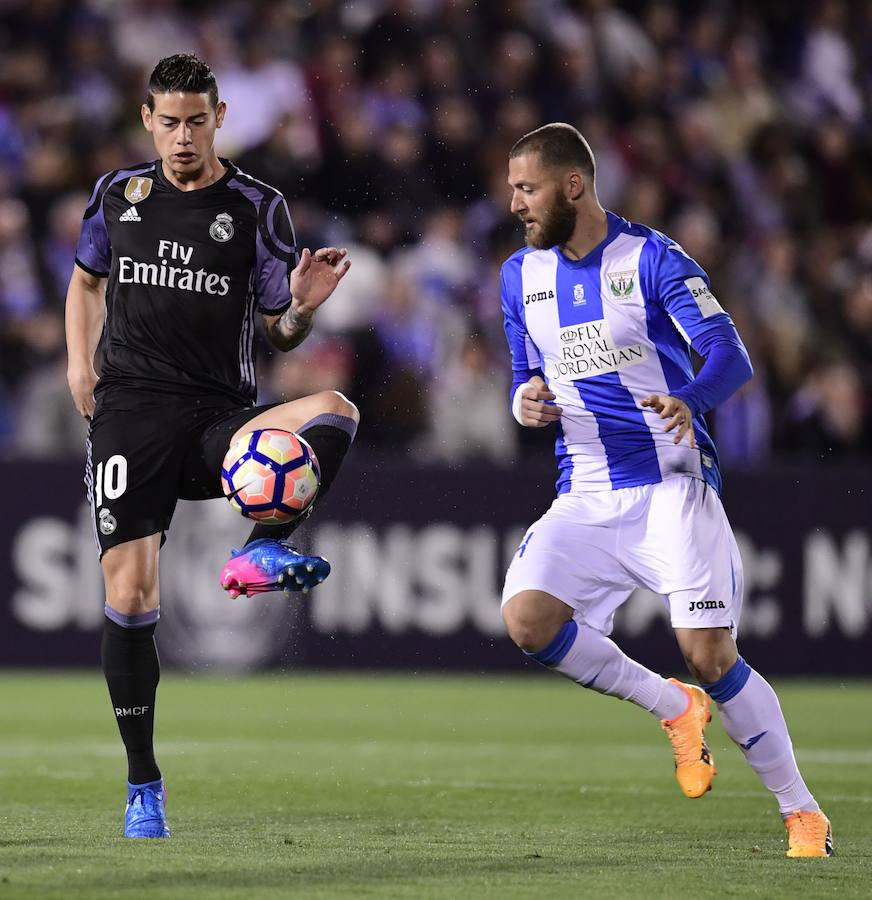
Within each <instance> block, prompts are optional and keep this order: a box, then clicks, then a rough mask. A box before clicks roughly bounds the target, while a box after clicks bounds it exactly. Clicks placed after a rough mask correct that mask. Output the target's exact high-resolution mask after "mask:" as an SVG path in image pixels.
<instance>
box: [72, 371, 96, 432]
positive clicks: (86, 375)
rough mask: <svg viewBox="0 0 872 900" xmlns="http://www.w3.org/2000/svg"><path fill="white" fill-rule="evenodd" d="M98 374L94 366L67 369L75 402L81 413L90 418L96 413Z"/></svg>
mask: <svg viewBox="0 0 872 900" xmlns="http://www.w3.org/2000/svg"><path fill="white" fill-rule="evenodd" d="M97 381H98V376H97V373H96V371H95V370H94V367H93V366H90V368H85V369H67V384H68V385H69V386H70V393H71V394H72V395H73V403H75V405H76V409H77V410H78V411H79V415H80V416H82V417H83V418H85V419H88V420H90V418H91V416H93V415H94V405H95V404H94V388H95V387H96V386H97Z"/></svg>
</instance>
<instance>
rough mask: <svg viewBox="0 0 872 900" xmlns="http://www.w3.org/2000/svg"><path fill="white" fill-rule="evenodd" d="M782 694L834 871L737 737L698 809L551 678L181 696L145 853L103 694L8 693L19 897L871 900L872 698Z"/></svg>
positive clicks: (166, 689)
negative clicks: (157, 823) (831, 848)
mask: <svg viewBox="0 0 872 900" xmlns="http://www.w3.org/2000/svg"><path fill="white" fill-rule="evenodd" d="M777 687H778V688H779V692H780V696H781V700H782V704H783V706H784V709H785V713H786V714H787V717H788V722H789V723H790V724H791V728H792V731H793V736H794V742H795V745H796V747H797V749H798V755H799V759H800V763H801V765H802V767H803V769H804V772H805V775H806V778H807V780H808V781H809V783H810V784H811V786H812V789H813V790H814V791H815V792H816V793H817V795H818V797H819V798H820V799H821V801H822V802H823V804H824V808H825V809H826V811H827V812H828V814H829V815H830V818H831V819H832V821H833V825H834V833H835V840H836V852H837V856H835V857H834V858H833V859H830V860H788V859H785V858H784V856H783V854H784V850H785V843H784V832H783V828H782V826H781V823H780V820H779V817H778V814H777V810H776V809H775V807H774V804H773V803H772V801H771V800H770V798H769V796H768V795H767V794H766V793H765V792H764V791H763V789H762V788H761V787H760V786H759V784H758V783H757V781H756V778H755V776H754V775H753V773H752V772H751V771H750V770H749V769H748V768H747V766H746V764H745V762H744V760H743V759H742V757H741V755H740V753H739V752H738V750H736V748H735V747H734V746H733V745H732V744H731V743H730V742H729V740H728V739H727V738H726V735H725V734H724V732H723V731H722V730H721V728H720V725H719V724H718V723H717V721H715V723H713V726H712V728H711V729H710V732H709V734H710V736H711V737H710V743H711V746H712V750H713V752H714V753H715V757H716V760H717V763H718V768H719V775H718V777H717V778H716V780H715V789H714V791H713V792H712V793H711V794H709V795H708V796H706V797H705V798H703V799H700V800H686V799H684V797H682V796H681V794H680V793H679V790H678V787H677V785H676V783H675V781H674V778H673V775H672V762H671V756H670V752H669V748H668V745H667V743H666V739H665V737H664V736H663V735H662V734H661V733H660V730H659V728H658V725H657V722H655V721H654V719H653V718H651V717H649V716H648V715H647V714H645V713H644V712H641V711H639V710H637V709H635V708H634V707H631V706H630V705H628V704H622V703H620V702H618V701H615V700H611V699H608V698H604V697H599V696H597V695H595V694H592V693H591V692H589V691H583V690H581V689H579V688H576V687H574V686H572V685H571V684H569V683H568V682H565V681H562V680H561V679H558V678H554V677H551V678H549V677H547V676H545V675H544V674H543V676H542V677H537V676H533V675H530V676H526V677H525V676H510V677H507V676H498V675H491V676H468V677H430V676H411V675H405V676H384V675H372V674H367V673H355V674H345V675H330V676H321V675H291V676H266V677H253V678H244V679H219V678H214V679H195V678H188V677H182V676H178V675H176V676H172V675H165V676H164V679H163V681H162V683H161V687H160V695H159V703H158V752H159V757H160V760H161V764H162V766H163V769H164V775H165V777H166V779H167V783H168V786H169V805H168V813H169V820H170V825H171V826H172V828H173V832H174V834H173V837H172V838H171V839H170V840H169V841H125V840H124V839H123V838H121V837H120V836H119V835H120V827H121V811H122V807H123V803H124V782H125V774H126V773H125V768H124V765H123V763H122V753H121V750H120V743H119V742H118V738H117V732H116V729H115V723H114V721H113V719H112V716H111V712H110V710H109V704H108V698H107V695H106V692H105V686H104V685H103V683H102V680H101V679H100V678H99V676H98V675H97V674H68V673H60V674H40V675H33V674H24V673H21V674H19V673H12V674H3V675H0V698H2V699H0V728H2V737H0V898H2V900H6V898H18V897H29V898H40V900H42V898H64V900H74V898H87V900H93V898H103V897H119V898H134V897H135V898H140V900H141V898H147V900H152V898H217V900H220V898H230V897H233V898H237V897H238V898H264V897H301V898H302V897H305V898H333V897H337V898H344V897H378V898H381V897H385V898H415V900H418V898H433V897H438V898H500V900H505V898H534V897H535V898H551V897H554V898H557V897H560V898H562V897H591V898H610V900H617V898H624V897H628V898H629V897H634V898H635V897H638V898H645V900H652V898H660V897H663V898H667V897H668V898H676V897H678V898H682V897H688V898H690V897H693V898H723V897H735V898H747V897H760V898H767V900H769V898H780V897H785V898H786V897H808V898H819V897H833V898H839V900H845V898H860V897H863V898H868V897H870V896H872V888H870V884H872V716H870V713H872V705H870V687H872V685H870V684H869V683H861V682H849V683H846V684H838V683H826V684H815V683H798V682H784V683H782V684H780V685H777Z"/></svg>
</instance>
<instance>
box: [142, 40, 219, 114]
mask: <svg viewBox="0 0 872 900" xmlns="http://www.w3.org/2000/svg"><path fill="white" fill-rule="evenodd" d="M177 91H181V92H182V93H184V94H208V95H209V103H210V105H211V106H212V109H216V108H217V106H218V82H216V81H215V76H214V75H213V74H212V70H211V69H210V68H209V67H208V66H207V65H206V63H204V62H203V61H202V60H201V59H198V57H197V56H195V55H194V54H193V53H176V54H175V55H174V56H166V57H164V58H163V59H162V60H161V61H160V62H159V63H158V64H157V65H156V66H155V67H154V71H153V72H152V73H151V77H150V78H149V79H148V97H147V98H146V101H145V102H146V103H147V104H148V108H149V109H150V110H151V111H152V112H154V95H155V94H174V93H176V92H177Z"/></svg>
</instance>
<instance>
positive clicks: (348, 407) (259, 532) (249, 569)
mask: <svg viewBox="0 0 872 900" xmlns="http://www.w3.org/2000/svg"><path fill="white" fill-rule="evenodd" d="M359 422H360V414H359V413H358V411H357V407H356V406H355V405H354V404H353V403H352V402H351V401H350V400H348V399H347V398H346V397H344V396H343V395H342V394H340V393H339V392H338V391H321V392H320V393H318V394H312V395H311V396H309V397H303V398H301V399H299V400H292V401H290V402H289V403H282V404H280V405H278V406H274V407H271V408H269V409H266V410H264V411H263V412H261V413H259V414H258V415H256V416H255V417H254V418H252V419H251V420H249V421H248V422H246V423H245V425H243V426H242V427H240V428H239V429H238V430H237V432H236V433H235V434H234V435H233V437H232V438H231V440H230V442H231V443H232V442H233V441H234V440H236V438H237V437H239V436H240V435H242V434H245V433H246V432H249V431H256V430H257V429H261V428H280V429H282V430H284V431H293V432H295V433H296V434H299V435H300V436H301V437H302V438H304V439H305V440H306V441H307V442H308V443H309V444H310V445H311V447H312V449H313V450H314V451H315V455H316V456H317V457H318V464H319V466H320V470H321V483H320V487H319V490H318V499H319V500H320V499H323V498H324V496H325V495H326V493H327V492H328V491H329V489H330V486H331V485H332V483H333V480H334V479H335V477H336V474H337V473H338V471H339V468H340V466H341V465H342V461H343V459H344V458H345V454H346V453H347V452H348V449H349V447H350V446H351V442H352V441H353V440H354V436H355V434H356V433H357V425H358V423H359ZM304 518H305V517H303V518H300V519H295V520H292V521H291V522H288V523H286V524H284V525H262V524H257V525H255V526H254V528H253V529H252V531H251V534H250V535H249V537H248V540H247V541H246V543H245V546H244V547H242V549H241V550H234V551H233V552H232V555H231V558H230V560H229V561H228V562H227V564H226V565H225V566H224V569H223V570H222V572H221V585H222V587H224V589H225V590H227V591H229V592H230V593H231V594H233V595H238V594H240V593H242V594H254V593H264V592H268V591H275V590H287V591H296V590H302V591H304V592H305V591H308V590H309V588H311V587H314V586H315V585H316V584H318V583H320V582H321V581H323V580H324V578H326V577H327V575H328V574H329V572H330V565H329V563H328V562H327V561H326V560H325V559H323V558H322V557H320V556H310V555H307V554H303V553H300V552H299V551H298V550H297V549H296V548H295V547H294V546H292V545H291V544H290V543H289V542H288V538H290V536H291V534H292V533H293V531H294V530H295V529H296V528H297V527H298V526H299V525H300V524H301V522H302V521H303V519H304Z"/></svg>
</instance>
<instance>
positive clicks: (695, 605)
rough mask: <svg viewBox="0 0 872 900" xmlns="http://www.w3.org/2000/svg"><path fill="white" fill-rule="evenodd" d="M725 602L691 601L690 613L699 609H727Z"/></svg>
mask: <svg viewBox="0 0 872 900" xmlns="http://www.w3.org/2000/svg"><path fill="white" fill-rule="evenodd" d="M726 608H727V607H726V606H725V605H724V601H723V600H691V601H690V612H694V611H696V610H699V609H726Z"/></svg>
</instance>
